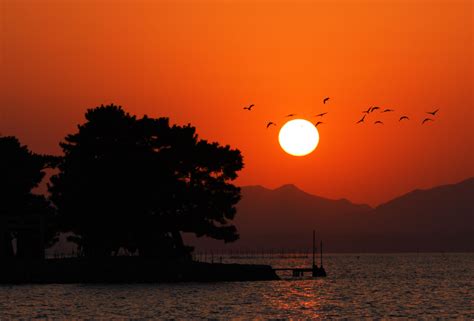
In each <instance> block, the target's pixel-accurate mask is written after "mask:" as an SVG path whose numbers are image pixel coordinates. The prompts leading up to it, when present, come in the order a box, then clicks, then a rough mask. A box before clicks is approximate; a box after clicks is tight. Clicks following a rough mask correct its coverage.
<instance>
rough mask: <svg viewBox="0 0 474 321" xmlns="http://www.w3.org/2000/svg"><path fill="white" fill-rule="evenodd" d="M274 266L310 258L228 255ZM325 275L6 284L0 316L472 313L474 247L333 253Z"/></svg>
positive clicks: (240, 316)
mask: <svg viewBox="0 0 474 321" xmlns="http://www.w3.org/2000/svg"><path fill="white" fill-rule="evenodd" d="M223 260H224V261H233V262H241V263H265V264H271V265H272V266H273V267H289V266H295V267H296V266H300V267H304V266H309V265H310V259H309V258H304V257H299V258H281V257H268V256H266V257H264V258H247V259H242V258H241V259H236V258H225V257H224V258H223ZM324 266H325V268H326V271H327V273H328V277H327V278H323V279H312V278H310V277H303V278H292V277H291V275H283V279H282V280H281V281H266V282H224V283H181V284H125V285H84V284H72V285H56V284H52V285H21V286H0V317H1V318H63V319H64V318H67V319H70V318H129V317H133V318H175V319H201V318H202V319H209V318H211V319H229V318H234V319H249V318H257V319H269V318H270V319H283V318H318V317H319V318H356V317H376V318H378V317H386V318H395V317H415V318H417V317H425V318H426V317H430V318H431V317H441V318H444V317H461V318H468V319H474V253H472V254H454V253H451V254H440V253H436V254H431V253H424V254H333V255H327V256H326V257H325V262H324Z"/></svg>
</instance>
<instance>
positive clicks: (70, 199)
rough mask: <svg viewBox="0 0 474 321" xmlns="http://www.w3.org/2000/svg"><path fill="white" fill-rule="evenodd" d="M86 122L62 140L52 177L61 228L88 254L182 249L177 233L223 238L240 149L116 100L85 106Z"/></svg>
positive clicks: (231, 233)
mask: <svg viewBox="0 0 474 321" xmlns="http://www.w3.org/2000/svg"><path fill="white" fill-rule="evenodd" d="M85 117H86V122H85V123H84V124H82V125H79V127H78V132H77V133H75V134H71V135H68V136H67V137H66V138H65V141H64V142H62V143H61V144H60V145H61V147H62V149H63V151H64V158H63V161H62V162H61V164H60V165H59V170H60V171H59V173H58V174H57V175H55V176H53V177H52V178H51V182H52V184H51V186H50V191H51V193H52V200H53V202H54V203H55V204H56V205H57V207H58V210H59V213H60V217H61V218H62V227H63V230H64V231H72V232H74V234H75V235H76V236H75V237H73V238H71V239H70V240H72V241H74V242H76V243H77V244H78V245H79V247H80V248H82V250H83V252H84V254H85V255H87V256H104V255H110V254H111V253H113V252H115V253H117V251H118V249H119V248H121V247H123V248H126V249H127V250H129V251H132V252H134V251H136V250H138V252H139V255H141V256H176V255H178V256H181V255H184V254H185V253H187V251H188V250H189V249H188V248H186V247H185V246H184V244H183V241H182V238H181V232H193V233H195V234H196V235H197V236H204V235H205V236H209V237H212V238H215V239H220V240H224V241H225V242H230V241H234V240H236V239H237V238H238V234H237V231H236V228H235V227H234V226H233V225H231V224H230V221H231V220H232V219H233V217H234V215H235V212H236V210H235V204H236V203H237V202H238V201H239V199H240V189H239V188H238V187H236V186H234V185H233V184H232V183H231V181H232V180H234V179H235V178H236V177H237V172H238V171H239V170H240V169H242V167H243V163H242V157H241V154H240V151H238V150H234V149H231V148H230V147H229V146H220V145H219V144H217V143H209V142H207V141H205V140H200V139H198V136H197V134H196V130H195V128H194V127H192V126H190V125H187V126H176V125H173V126H170V125H169V121H168V119H167V118H158V119H154V118H148V117H146V116H145V117H143V118H140V119H137V117H135V116H132V115H130V114H128V113H126V112H125V111H124V110H123V109H122V108H121V107H117V106H114V105H109V106H101V107H97V108H94V109H90V110H88V111H87V113H86V115H85Z"/></svg>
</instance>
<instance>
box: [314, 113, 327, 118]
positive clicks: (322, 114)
mask: <svg viewBox="0 0 474 321" xmlns="http://www.w3.org/2000/svg"><path fill="white" fill-rule="evenodd" d="M326 114H327V113H321V114H317V115H316V117H323V116H324V115H326Z"/></svg>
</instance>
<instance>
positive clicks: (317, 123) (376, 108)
mask: <svg viewBox="0 0 474 321" xmlns="http://www.w3.org/2000/svg"><path fill="white" fill-rule="evenodd" d="M329 99H330V97H326V98H324V99H323V104H326V103H327V102H328V101H329ZM254 106H255V105H254V104H251V105H249V106H247V107H244V109H245V110H247V111H252V108H253V107H254ZM376 110H380V112H381V113H390V112H394V111H395V110H393V109H390V108H385V109H383V110H382V109H381V108H380V107H377V106H374V107H369V108H368V109H367V110H364V111H362V113H363V114H365V115H364V116H363V117H362V118H361V119H360V120H359V121H357V122H356V124H361V123H364V122H365V117H366V116H367V115H369V114H371V113H373V112H374V111H376ZM438 111H439V109H436V110H435V111H428V112H426V113H427V114H429V115H431V116H433V117H435V116H436V113H437V112H438ZM326 114H327V112H324V113H321V114H317V115H315V117H321V118H322V117H323V116H324V115H326ZM294 116H296V114H288V115H286V116H285V117H294ZM403 120H410V118H408V116H406V115H402V116H400V118H399V120H398V121H399V122H400V121H403ZM429 121H434V119H433V118H429V117H426V118H425V119H423V121H422V122H421V124H422V125H423V124H424V123H426V122H429ZM322 124H324V123H323V122H322V121H317V122H316V123H315V124H314V126H316V127H318V126H319V125H322ZM374 124H375V125H383V124H384V123H383V122H382V121H381V120H376V121H375V122H374ZM276 125H277V124H276V123H274V122H272V121H269V122H268V123H267V128H268V127H270V126H276Z"/></svg>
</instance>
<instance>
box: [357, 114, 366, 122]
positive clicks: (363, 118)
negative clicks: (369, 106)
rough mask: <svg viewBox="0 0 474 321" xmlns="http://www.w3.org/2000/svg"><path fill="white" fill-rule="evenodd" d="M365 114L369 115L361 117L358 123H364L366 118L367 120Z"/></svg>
mask: <svg viewBox="0 0 474 321" xmlns="http://www.w3.org/2000/svg"><path fill="white" fill-rule="evenodd" d="M365 116H367V115H364V117H362V118H361V119H360V120H359V121H358V122H357V123H356V124H360V123H363V122H364V120H365Z"/></svg>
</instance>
